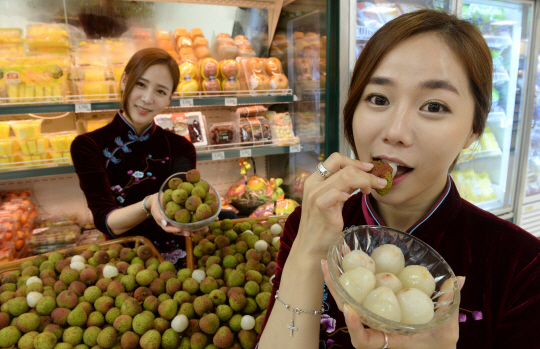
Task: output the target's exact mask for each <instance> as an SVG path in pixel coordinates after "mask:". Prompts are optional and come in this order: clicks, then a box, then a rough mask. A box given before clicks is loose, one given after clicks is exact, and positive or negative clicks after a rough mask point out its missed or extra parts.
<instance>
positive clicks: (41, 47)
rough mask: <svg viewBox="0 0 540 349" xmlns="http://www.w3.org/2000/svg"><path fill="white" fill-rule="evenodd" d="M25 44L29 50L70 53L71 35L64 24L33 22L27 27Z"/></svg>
mask: <svg viewBox="0 0 540 349" xmlns="http://www.w3.org/2000/svg"><path fill="white" fill-rule="evenodd" d="M25 44H26V47H27V48H28V50H29V51H32V52H46V53H69V50H70V48H71V46H70V44H69V35H68V32H67V29H66V26H65V25H63V24H51V23H47V24H44V23H33V24H30V25H28V26H27V27H26V38H25Z"/></svg>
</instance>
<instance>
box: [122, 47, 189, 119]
mask: <svg viewBox="0 0 540 349" xmlns="http://www.w3.org/2000/svg"><path fill="white" fill-rule="evenodd" d="M156 64H162V65H164V66H166V67H167V68H168V69H169V71H170V73H171V77H172V80H173V85H172V90H171V95H170V96H169V97H171V96H172V94H173V93H174V91H176V88H177V86H178V82H179V81H180V70H179V69H178V63H176V61H175V60H174V58H172V57H171V55H170V54H168V53H167V51H165V50H162V49H160V48H155V47H152V48H145V49H142V50H140V51H137V52H136V53H135V54H134V55H133V56H132V57H131V59H130V60H129V62H128V64H127V65H126V68H125V69H124V75H125V76H127V81H126V85H125V88H124V90H123V91H122V108H123V109H124V113H126V114H127V116H128V117H131V115H129V111H128V105H127V103H128V102H127V96H129V94H130V93H131V91H132V90H133V88H134V87H135V84H136V83H137V81H139V79H140V78H141V76H143V74H144V72H145V71H146V70H147V69H148V68H150V67H151V66H153V65H156ZM123 78H124V76H122V79H123Z"/></svg>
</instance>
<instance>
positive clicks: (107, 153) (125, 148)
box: [103, 131, 150, 168]
mask: <svg viewBox="0 0 540 349" xmlns="http://www.w3.org/2000/svg"><path fill="white" fill-rule="evenodd" d="M128 138H129V140H130V141H128V142H126V143H124V142H123V141H122V138H121V137H120V136H118V137H116V138H115V139H114V143H116V145H117V146H118V147H116V148H114V150H113V151H112V152H110V151H109V148H105V150H103V155H105V157H106V158H107V159H109V160H110V161H112V162H113V164H118V163H120V159H118V158H115V157H114V154H115V153H116V152H117V151H118V149H122V151H124V153H131V149H129V148H128V145H129V144H131V143H135V142H144V141H147V140H148V139H149V138H150V135H149V134H148V133H147V134H145V135H144V136H140V137H139V136H137V135H136V134H134V133H133V132H131V131H129V132H128ZM109 160H107V162H106V163H105V168H107V166H109Z"/></svg>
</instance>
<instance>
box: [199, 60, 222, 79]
mask: <svg viewBox="0 0 540 349" xmlns="http://www.w3.org/2000/svg"><path fill="white" fill-rule="evenodd" d="M218 75H219V64H218V62H217V61H216V60H215V59H214V58H206V59H204V60H203V61H202V63H201V77H202V78H203V79H210V77H217V76H218Z"/></svg>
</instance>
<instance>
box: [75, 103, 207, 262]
mask: <svg viewBox="0 0 540 349" xmlns="http://www.w3.org/2000/svg"><path fill="white" fill-rule="evenodd" d="M71 156H72V158H73V164H74V166H75V172H76V173H77V175H78V176H79V181H80V186H81V189H82V191H83V192H84V195H85V196H86V200H87V201H88V207H89V208H90V211H92V215H93V216H94V224H95V226H96V228H97V229H99V230H100V231H102V232H104V233H106V234H111V232H110V231H109V227H108V226H107V217H108V216H109V214H110V213H111V212H112V211H114V210H116V209H118V208H121V207H125V206H129V205H131V204H133V203H136V202H139V201H141V200H143V199H144V198H145V197H146V196H147V195H150V194H153V193H156V192H158V191H159V188H160V187H161V184H162V183H163V182H164V181H165V180H166V179H167V177H169V176H170V175H171V174H173V173H176V172H185V171H188V170H190V169H193V168H195V167H196V165H197V155H196V152H195V147H194V146H193V144H191V142H189V141H188V140H187V139H186V138H184V137H181V136H178V135H176V134H174V133H172V132H169V131H165V130H164V129H162V128H161V127H159V126H157V125H156V124H155V123H152V124H151V125H150V126H149V127H148V128H147V129H146V130H145V131H144V132H143V133H142V134H141V135H140V136H137V132H136V131H135V129H134V128H133V127H132V126H131V125H130V124H129V123H128V122H127V121H126V120H125V119H124V118H123V117H122V115H121V114H120V113H117V114H116V116H115V117H114V119H113V121H112V122H111V123H110V124H109V125H107V126H105V127H102V128H100V129H97V130H95V131H93V132H89V133H85V134H83V135H80V136H77V138H75V140H74V141H73V143H72V145H71ZM141 210H142V207H141ZM125 235H128V236H130V235H143V236H145V237H147V238H149V239H150V241H152V242H153V243H154V245H155V246H156V247H157V249H158V250H159V251H160V252H162V253H164V252H165V253H168V252H171V251H173V250H176V249H178V248H180V249H184V246H185V243H184V238H183V237H179V236H176V235H173V234H169V233H166V232H165V231H163V229H161V228H160V227H159V226H158V225H157V224H156V222H155V220H154V219H153V218H150V219H147V220H145V221H144V222H143V223H141V224H139V225H137V226H136V227H134V228H133V229H131V230H129V231H127V232H126V233H125V234H123V236H125ZM111 236H113V237H115V236H114V235H112V234H111Z"/></svg>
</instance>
